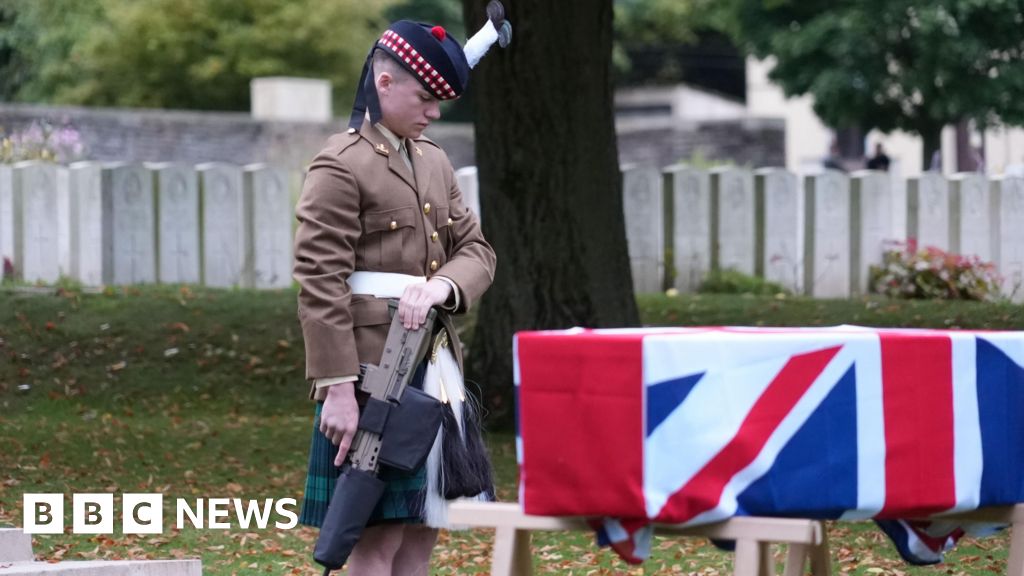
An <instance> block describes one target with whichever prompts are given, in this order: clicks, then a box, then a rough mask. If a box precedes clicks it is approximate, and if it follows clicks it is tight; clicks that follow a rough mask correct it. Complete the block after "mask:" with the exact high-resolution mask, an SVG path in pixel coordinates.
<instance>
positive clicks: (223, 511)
mask: <svg viewBox="0 0 1024 576" xmlns="http://www.w3.org/2000/svg"><path fill="white" fill-rule="evenodd" d="M22 503H23V504H24V511H23V518H22V520H23V523H22V524H23V531H24V532H25V533H26V534H63V533H64V495H63V494H25V495H23V497H22ZM295 506H296V502H295V499H294V498H281V499H278V500H274V499H272V498H266V499H264V500H242V499H240V498H196V499H195V500H194V501H189V500H187V499H185V498H178V499H177V500H176V501H175V506H174V510H175V514H174V516H175V526H176V527H177V528H178V529H179V530H181V529H183V528H185V527H186V526H187V525H188V524H191V525H192V526H193V527H195V528H199V529H210V530H228V529H231V528H233V527H235V526H237V527H239V528H242V529H249V527H250V526H254V527H256V528H260V529H265V528H267V526H269V525H270V522H271V520H274V522H273V526H274V527H275V528H278V529H280V530H288V529H291V528H294V527H295V526H296V525H298V523H299V517H298V515H297V514H296V513H295V511H294V508H295ZM115 517H116V514H115V509H114V495H113V494H72V498H71V519H72V526H71V530H72V533H74V534H113V533H114V522H115ZM283 520H284V521H283ZM232 521H234V522H235V523H234V524H233V523H232ZM120 524H121V531H122V532H123V533H125V534H161V533H163V531H164V496H163V494H122V497H121V522H120Z"/></svg>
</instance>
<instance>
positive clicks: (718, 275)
mask: <svg viewBox="0 0 1024 576" xmlns="http://www.w3.org/2000/svg"><path fill="white" fill-rule="evenodd" d="M699 292H700V293H701V294H753V295H759V296H771V295H775V294H786V293H787V290H786V289H785V288H783V287H782V286H781V285H780V284H777V283H775V282H769V281H767V280H765V279H764V278H760V277H757V276H748V275H746V274H744V273H742V272H737V271H736V270H712V271H711V272H710V273H708V275H707V277H705V278H704V281H703V282H701V285H700V289H699Z"/></svg>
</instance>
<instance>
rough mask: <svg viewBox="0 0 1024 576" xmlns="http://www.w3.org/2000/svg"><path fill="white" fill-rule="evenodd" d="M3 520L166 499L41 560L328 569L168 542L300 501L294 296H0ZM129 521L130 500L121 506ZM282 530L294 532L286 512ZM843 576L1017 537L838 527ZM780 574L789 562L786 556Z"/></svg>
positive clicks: (657, 317)
mask: <svg viewBox="0 0 1024 576" xmlns="http://www.w3.org/2000/svg"><path fill="white" fill-rule="evenodd" d="M638 302H639V304H640V309H641V315H642V318H643V322H644V323H646V324H651V325H807V326H814V325H830V324H841V323H855V324H863V325H870V326H922V327H924V326H930V327H963V328H993V329H1022V328H1024V307H1022V306H1012V305H1007V304H979V303H940V302H890V301H886V300H877V299H871V300H851V301H841V302H840V301H813V300H806V299H801V298H787V299H776V298H774V297H754V298H751V297H743V296H711V295H705V296H690V297H682V296H681V297H678V298H667V297H665V296H661V295H651V296H642V297H640V298H639V299H638ZM0 358H2V359H0V525H18V526H20V525H21V524H22V511H21V507H22V502H21V498H22V494H23V493H26V492H31V493H38V492H58V493H63V494H65V495H66V499H65V507H66V511H67V514H66V518H67V520H68V522H70V507H71V501H70V494H72V493H76V492H77V493H82V492H111V493H114V494H115V495H118V497H117V499H118V500H119V495H120V494H123V493H132V492H142V493H154V492H159V493H162V494H163V495H164V501H165V510H164V526H165V527H167V530H166V531H165V532H164V533H163V534H161V535H153V536H125V535H123V534H122V533H121V530H120V528H118V529H117V530H116V533H115V534H114V535H111V536H88V535H71V534H64V535H54V536H44V535H37V536H36V537H35V542H34V544H35V551H36V554H37V557H38V558H39V559H45V560H55V559H97V558H98V559H113V558H120V559H123V558H173V557H200V558H202V561H203V570H204V573H205V574H207V575H212V576H218V575H230V574H319V573H320V571H319V570H317V569H316V567H315V565H314V564H313V562H312V559H311V547H312V543H313V542H314V540H315V536H316V534H315V531H313V530H309V529H306V528H295V529H291V530H278V529H274V528H272V527H271V528H267V529H263V530H261V529H256V528H252V529H242V528H239V527H238V522H237V520H234V519H232V525H233V526H234V528H232V529H230V530H198V529H194V528H186V529H183V530H181V531H176V530H173V529H172V526H173V525H174V524H175V510H174V508H173V503H174V501H175V500H176V499H178V498H185V499H189V500H190V501H194V499H195V498H199V497H225V498H242V499H245V500H248V499H262V498H274V499H280V498H295V499H296V500H297V501H301V498H302V489H303V480H304V472H305V458H306V450H307V448H308V442H309V427H310V425H311V417H312V414H311V413H312V405H311V404H310V403H309V402H308V401H307V400H306V391H307V388H306V384H305V382H304V380H303V357H302V339H301V332H300V331H299V328H298V324H297V321H296V319H295V293H294V292H292V291H283V292H250V291H214V290H199V289H189V288H180V287H159V288H146V289H143V290H139V289H128V290H124V291H121V290H118V291H113V292H108V293H106V294H95V295H85V294H81V293H78V292H73V291H70V292H60V293H58V294H57V295H28V294H24V293H22V292H12V291H4V292H0ZM490 444H491V449H492V452H493V453H494V456H495V463H496V466H497V473H498V481H499V497H500V498H501V499H503V500H514V499H515V498H516V487H515V481H516V479H515V473H516V472H515V470H516V468H515V455H514V442H513V438H512V436H511V435H510V434H508V433H494V434H492V435H491V437H490ZM117 511H118V516H117V520H118V522H119V520H120V516H119V514H120V503H119V502H118V504H117ZM275 520H282V521H286V520H287V519H285V518H281V517H277V516H274V517H272V518H271V524H273V522H274V521H275ZM829 535H830V537H831V538H832V560H833V566H834V567H835V569H836V570H839V571H841V572H843V573H853V574H872V575H874V574H882V573H885V574H897V575H902V574H939V573H942V574H953V575H955V574H972V575H973V574H988V573H989V572H1001V571H1002V567H1003V565H1004V562H1005V558H1006V546H1007V543H1008V541H1007V538H1006V536H1005V535H1003V536H997V537H993V538H988V539H984V540H979V541H967V542H964V543H963V544H962V545H961V546H960V547H958V549H957V550H955V551H954V552H953V553H951V554H950V555H949V557H948V562H947V563H946V564H945V565H943V566H940V567H933V568H912V567H909V566H906V565H904V564H903V563H902V561H900V560H899V559H898V557H897V556H896V554H895V552H894V551H893V550H892V547H891V546H890V545H889V543H888V542H887V541H886V540H885V539H884V537H883V536H882V534H881V533H880V532H879V531H877V530H874V529H873V528H872V526H871V525H870V524H867V523H843V524H841V525H831V526H830V533H829ZM491 538H492V533H491V532H489V531H486V530H479V531H473V532H458V533H451V534H442V537H441V544H440V546H439V547H438V549H437V550H436V553H435V557H434V562H433V565H434V573H435V574H487V573H489V561H490V547H491ZM534 553H535V568H536V571H537V572H538V573H541V574H580V575H584V574H619V573H626V574H679V573H689V574H702V575H714V574H718V573H722V572H729V571H730V570H731V555H729V554H726V553H723V552H719V551H718V550H717V549H715V548H714V547H712V546H710V545H709V544H707V543H706V542H704V541H701V540H696V539H688V540H673V539H658V540H656V542H655V544H654V550H653V554H652V557H651V559H650V560H649V561H648V562H647V563H645V564H644V565H643V566H642V567H639V568H632V567H629V566H627V565H626V564H624V563H622V562H621V561H619V560H618V558H617V557H616V556H615V555H614V554H613V553H611V552H609V551H607V550H599V549H597V548H596V547H594V546H593V543H592V539H591V537H590V536H588V535H586V534H569V533H545V534H539V535H536V536H535V541H534ZM778 559H779V561H780V562H781V560H782V556H781V555H780V556H779V557H778Z"/></svg>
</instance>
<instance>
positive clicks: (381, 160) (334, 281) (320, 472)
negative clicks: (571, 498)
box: [294, 2, 510, 576]
mask: <svg viewBox="0 0 1024 576" xmlns="http://www.w3.org/2000/svg"><path fill="white" fill-rule="evenodd" d="M495 5H497V6H496V7H495ZM488 15H489V17H490V18H489V22H488V23H487V25H486V26H485V27H484V30H483V31H481V32H480V33H478V34H477V35H475V36H474V38H473V39H471V40H470V41H469V42H467V45H466V50H465V51H464V50H463V48H462V47H461V46H460V45H459V43H458V42H456V41H455V40H454V39H453V38H452V37H451V36H449V35H448V34H447V33H446V32H445V30H444V29H443V28H441V27H439V26H434V27H430V26H428V25H425V24H419V23H414V22H410V21H399V22H395V23H394V24H392V25H390V26H389V27H388V29H387V30H386V31H385V32H384V33H383V35H382V36H381V37H380V39H379V40H378V41H377V43H376V44H375V46H374V47H373V49H371V51H370V54H369V56H368V57H367V63H366V65H365V66H364V68H363V77H362V79H361V80H360V84H359V87H358V89H357V94H356V103H355V106H354V107H353V112H352V116H351V119H350V122H349V129H348V131H347V132H345V133H342V134H336V135H334V136H332V137H331V138H330V139H329V140H328V142H327V146H326V147H325V148H324V149H323V150H322V151H321V152H320V153H319V154H318V155H317V156H316V158H315V160H314V161H313V163H312V165H311V166H310V168H309V172H308V174H307V176H306V180H305V184H304V187H303V191H302V196H301V198H300V200H299V204H298V208H297V210H296V215H297V218H298V220H299V228H298V231H297V232H296V238H295V270H294V273H295V278H296V280H297V281H298V282H299V284H300V285H301V288H300V292H299V299H298V304H299V319H300V322H301V324H302V331H303V336H304V338H305V346H306V377H307V379H309V380H312V382H313V385H312V390H311V392H310V396H311V397H312V398H313V399H314V400H316V402H317V408H316V419H315V422H314V428H315V430H314V438H313V442H312V446H311V450H310V464H309V475H308V477H307V483H306V495H305V501H304V503H303V510H302V516H301V518H300V521H301V522H302V523H304V524H307V525H313V526H320V525H321V524H322V522H323V517H324V514H325V512H326V508H327V504H328V502H329V501H330V498H331V494H332V492H333V489H334V479H335V478H336V477H337V475H338V467H339V466H341V465H342V463H343V462H344V460H345V457H346V454H347V452H348V450H349V447H350V445H351V443H352V438H353V435H354V434H355V431H356V424H357V421H358V417H359V405H358V402H357V395H358V394H357V392H356V386H355V383H356V380H357V375H358V374H359V365H360V363H363V364H377V363H378V362H379V360H380V357H381V353H382V350H383V346H384V341H385V338H386V336H387V330H388V325H389V323H390V319H389V316H388V308H387V301H386V299H387V298H398V299H399V306H398V315H399V316H400V318H401V320H402V323H403V324H404V325H405V327H406V328H417V327H418V326H420V325H421V324H422V323H423V322H424V320H425V318H426V315H427V312H428V310H429V309H430V308H431V307H438V308H440V309H441V310H443V311H445V312H447V313H450V314H458V313H464V312H465V311H466V310H468V309H469V308H470V306H472V305H473V304H474V303H475V302H476V301H477V300H478V299H479V298H480V297H481V295H482V294H483V293H484V291H485V290H487V288H488V286H489V285H490V283H491V281H492V280H493V278H494V269H495V255H494V251H493V250H492V249H491V247H490V246H489V245H488V243H487V241H486V240H485V239H484V237H483V234H482V233H481V231H480V224H479V221H478V219H477V217H476V216H475V215H474V214H473V213H472V212H470V211H469V210H467V209H466V206H465V204H464V202H463V199H462V194H461V193H460V191H459V188H458V186H457V184H456V179H455V175H454V171H453V169H452V166H451V163H450V162H449V160H448V157H447V155H446V154H445V153H444V151H443V150H442V149H441V148H440V147H439V146H438V145H437V144H435V143H434V142H433V141H431V140H430V139H428V138H426V137H425V136H423V131H424V129H426V128H427V126H428V125H429V124H430V123H431V122H433V121H435V120H437V119H438V118H440V109H439V105H440V101H441V100H449V99H453V98H457V97H458V96H459V95H461V94H462V92H463V90H464V89H465V87H466V84H467V82H468V79H469V78H468V77H469V70H470V68H471V66H472V64H475V62H476V61H477V60H479V58H480V57H481V56H482V55H483V53H484V52H486V50H487V48H488V47H489V46H490V45H491V44H492V43H493V42H494V41H496V40H501V41H502V42H503V43H507V34H510V27H509V25H508V23H507V21H505V20H504V10H503V9H502V8H501V5H500V3H498V2H492V4H491V5H489V6H488ZM503 34H504V35H506V36H505V37H504V38H502V35H503ZM450 322H451V321H450V319H449V318H448V315H447V314H441V322H439V324H440V325H442V326H444V329H443V330H442V331H441V333H440V334H438V336H437V338H438V340H437V341H436V343H435V346H434V348H435V349H438V348H440V347H442V346H445V342H449V344H448V345H447V347H446V348H444V350H445V352H444V353H445V354H446V357H448V358H450V364H451V366H452V367H455V368H454V369H455V370H456V372H457V374H456V377H457V378H458V380H459V381H458V382H456V383H454V385H455V386H457V387H458V388H457V389H456V390H451V389H450V388H451V387H452V386H453V383H452V382H444V383H442V384H441V386H442V387H444V386H447V387H448V388H449V389H448V390H446V392H447V394H445V392H442V395H443V396H447V397H452V396H455V397H460V396H461V395H462V394H463V391H462V389H461V365H462V358H461V350H460V346H459V343H458V339H457V334H456V332H455V331H454V330H452V329H451V323H450ZM435 359H436V358H435ZM442 364H443V363H442ZM424 372H427V371H425V370H420V371H418V374H417V378H416V380H415V382H416V383H417V384H418V385H419V386H423V387H424V388H426V389H427V391H428V393H429V392H431V391H432V390H431V389H430V386H424V385H423V382H424V380H425V377H424ZM435 378H436V377H435ZM438 380H443V381H447V380H449V378H448V375H447V374H446V377H445V378H444V379H440V378H438ZM429 384H432V385H433V388H434V389H435V390H436V389H437V383H435V382H433V381H431V382H430V383H429ZM453 404H454V403H453ZM440 442H441V440H440V439H438V441H437V443H438V444H439V443H440ZM438 444H435V446H437V445H438ZM484 457H485V456H484ZM436 461H437V458H432V459H431V460H429V461H428V465H427V467H426V468H428V469H427V470H420V471H417V472H416V473H413V474H411V475H405V474H401V473H398V472H397V471H394V470H388V469H387V468H386V467H382V469H381V471H380V475H379V476H380V477H381V478H383V479H386V480H387V481H388V484H387V488H386V491H385V495H384V497H383V498H382V499H381V501H380V503H379V504H378V506H377V508H376V510H375V511H374V515H373V518H372V519H371V522H370V524H371V525H370V526H368V527H367V529H366V530H365V531H364V532H363V535H362V537H361V538H360V540H359V542H358V543H357V544H356V547H355V549H354V550H353V551H352V554H351V555H350V556H349V562H348V566H349V573H350V574H354V575H362V574H372V575H389V574H402V575H403V576H405V575H410V574H427V572H428V569H429V560H430V554H431V551H432V549H433V546H434V543H435V540H436V537H437V530H436V528H437V527H438V526H444V524H445V521H446V519H445V510H446V508H443V509H442V510H441V511H440V514H439V515H438V514H437V513H436V510H435V513H434V514H433V515H431V512H430V511H429V510H428V509H431V501H432V499H433V501H434V502H435V505H436V502H437V501H438V500H439V501H440V502H441V504H442V506H443V504H444V502H445V500H444V496H443V494H444V492H443V491H441V492H440V493H441V496H438V495H437V494H436V493H437V492H438V490H439V489H438V488H437V486H436V485H435V484H436V481H435V480H436V478H437V477H438V476H437V474H438V473H437V471H436V470H429V468H430V467H431V466H435V467H436V466H437V465H438V464H437V462H436ZM484 465H485V466H489V464H487V463H486V462H485V463H484ZM488 481H489V478H488ZM484 492H485V493H486V494H489V493H492V489H488V490H485V491H484Z"/></svg>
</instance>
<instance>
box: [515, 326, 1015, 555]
mask: <svg viewBox="0 0 1024 576" xmlns="http://www.w3.org/2000/svg"><path fill="white" fill-rule="evenodd" d="M515 349H516V350H515V355H516V374H515V376H516V383H517V392H518V402H519V437H518V458H519V463H520V473H521V477H520V501H521V502H522V504H523V506H524V509H525V511H526V512H527V513H529V514H539V515H555V516H558V515H573V516H597V517H608V518H615V519H616V520H615V521H614V522H605V523H604V525H603V528H604V533H603V537H604V539H605V540H607V541H609V542H610V543H616V542H618V543H619V544H620V545H621V547H622V548H623V549H621V550H620V549H619V548H617V550H619V551H620V553H623V551H625V552H627V554H624V555H628V554H633V555H634V558H633V559H634V560H636V559H639V558H642V556H643V550H642V547H643V542H642V540H637V539H636V537H635V535H636V534H641V535H643V534H644V532H643V531H639V528H640V527H641V526H643V525H644V524H645V523H647V522H652V521H653V522H663V523H672V524H688V525H693V524H700V523H710V522H715V521H719V520H722V519H725V518H728V517H730V516H733V515H759V516H782V517H785V516H789V517H802V518H821V519H826V518H838V519H866V518H874V519H879V520H881V521H882V523H881V525H882V527H883V529H885V531H886V533H887V534H889V535H890V536H891V537H893V540H894V542H896V544H897V546H898V548H900V552H901V554H903V555H904V557H906V558H908V559H909V560H916V561H920V562H933V561H937V560H938V559H941V550H942V548H944V547H945V546H947V545H949V544H950V543H951V540H950V538H952V539H953V540H955V538H956V536H958V534H959V533H957V532H956V531H955V527H951V528H950V529H949V530H946V531H944V532H943V533H942V534H936V533H935V531H934V530H930V528H934V526H931V525H928V524H913V523H908V522H898V521H896V520H898V519H902V518H922V517H926V516H932V515H935V514H942V513H946V512H957V511H965V510H972V509H975V508H979V507H984V506H995V505H1008V504H1014V503H1019V502H1024V417H1021V416H1020V415H1021V414H1024V332H969V331H939V330H891V329H890V330H886V329H867V328H860V327H854V326H841V327H835V328H819V329H812V328H785V329H762V328H691V329H666V330H660V329H642V330H579V329H576V330H568V331H556V332H523V333H520V334H518V335H517V337H516V340H515ZM623 539H626V540H625V543H624V544H623V542H624V540H623ZM901 544H902V547H900V546H901ZM638 546H639V548H640V549H637V547H638ZM926 551H931V555H929V554H927V553H925V552H926Z"/></svg>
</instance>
